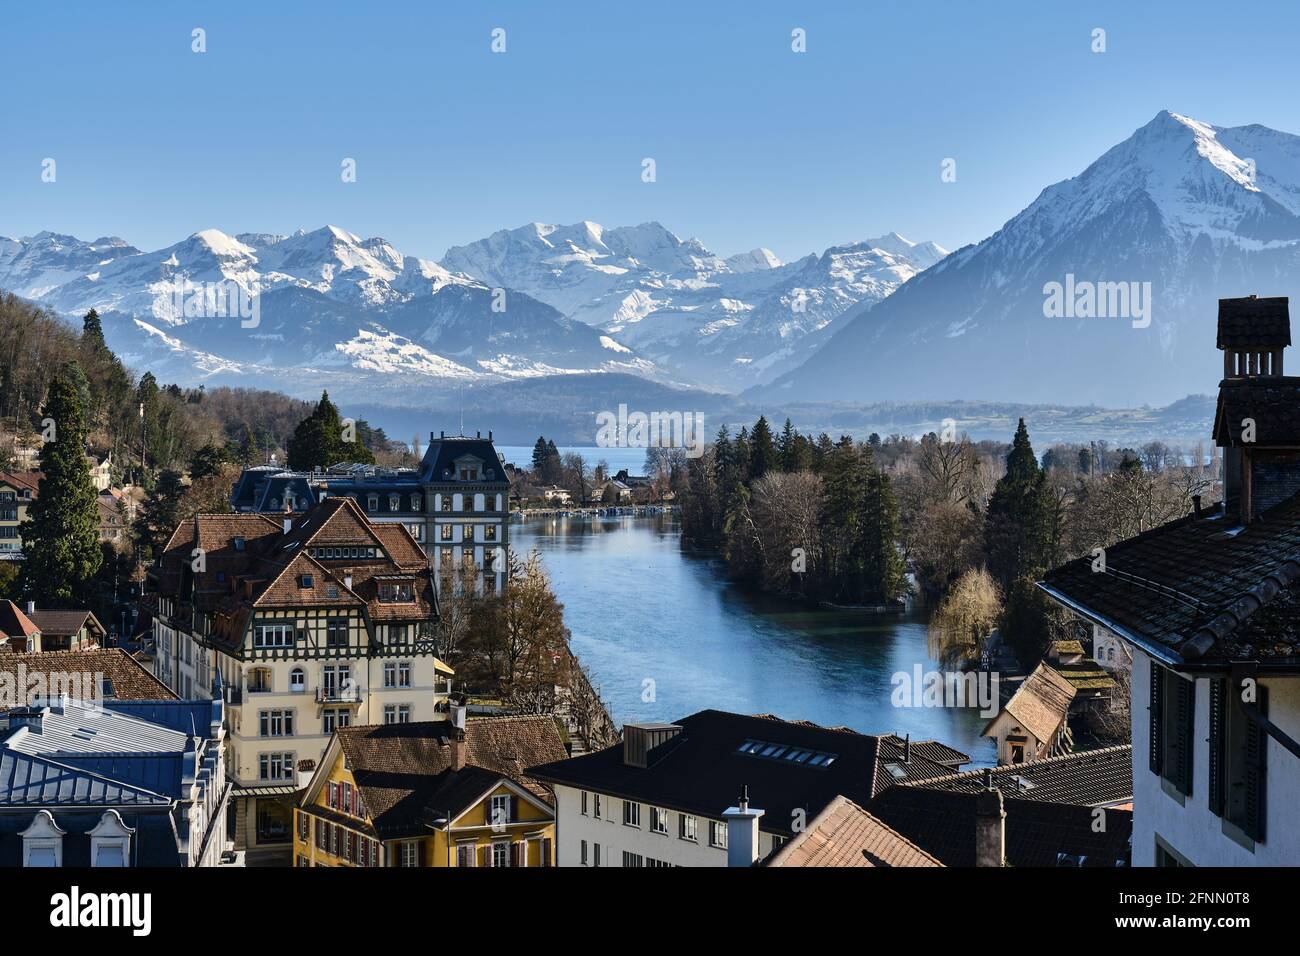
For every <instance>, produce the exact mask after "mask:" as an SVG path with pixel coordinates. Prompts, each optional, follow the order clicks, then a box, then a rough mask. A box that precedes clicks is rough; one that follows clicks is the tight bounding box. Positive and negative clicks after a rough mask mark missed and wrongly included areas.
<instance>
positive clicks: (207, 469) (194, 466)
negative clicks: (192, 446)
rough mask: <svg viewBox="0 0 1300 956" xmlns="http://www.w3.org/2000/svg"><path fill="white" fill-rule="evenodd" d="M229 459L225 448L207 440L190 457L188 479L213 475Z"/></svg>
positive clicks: (198, 478)
mask: <svg viewBox="0 0 1300 956" xmlns="http://www.w3.org/2000/svg"><path fill="white" fill-rule="evenodd" d="M229 461H230V456H229V454H227V452H226V449H225V448H222V447H221V446H220V445H215V444H213V443H212V442H208V443H207V444H205V445H204V446H203V447H202V448H200V449H199V450H198V451H196V452H195V453H194V457H193V458H191V459H190V481H201V480H202V479H204V478H207V477H208V476H209V475H215V474H216V473H217V472H219V471H220V470H221V466H222V465H224V464H226V463H227V462H229Z"/></svg>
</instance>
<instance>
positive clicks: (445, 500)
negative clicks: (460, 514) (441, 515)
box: [439, 495, 451, 511]
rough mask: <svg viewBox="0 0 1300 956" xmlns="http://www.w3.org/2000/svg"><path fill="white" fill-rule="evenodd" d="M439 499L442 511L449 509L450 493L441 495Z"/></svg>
mask: <svg viewBox="0 0 1300 956" xmlns="http://www.w3.org/2000/svg"><path fill="white" fill-rule="evenodd" d="M439 500H440V503H441V504H442V510H443V511H450V510H451V495H443V496H442V497H441V498H440V499H439Z"/></svg>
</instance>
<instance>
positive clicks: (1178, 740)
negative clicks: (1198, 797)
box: [1149, 661, 1196, 797]
mask: <svg viewBox="0 0 1300 956" xmlns="http://www.w3.org/2000/svg"><path fill="white" fill-rule="evenodd" d="M1149 712H1150V721H1149V733H1150V754H1149V757H1150V761H1149V763H1150V767H1151V772H1152V773H1155V774H1158V775H1159V776H1160V779H1161V780H1162V781H1164V785H1165V788H1166V790H1169V789H1172V790H1174V791H1175V792H1176V793H1178V794H1181V795H1182V796H1183V797H1189V796H1191V795H1192V751H1193V738H1192V724H1193V717H1194V715H1195V713H1196V685H1195V684H1194V683H1193V682H1192V681H1189V680H1187V679H1186V678H1184V677H1182V676H1180V675H1179V674H1178V673H1177V672H1175V671H1172V670H1170V669H1169V668H1167V667H1161V666H1160V665H1159V664H1157V663H1155V662H1154V661H1152V662H1151V702H1150V708H1149Z"/></svg>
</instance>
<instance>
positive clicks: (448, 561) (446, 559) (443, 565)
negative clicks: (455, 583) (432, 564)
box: [438, 548, 456, 570]
mask: <svg viewBox="0 0 1300 956" xmlns="http://www.w3.org/2000/svg"><path fill="white" fill-rule="evenodd" d="M438 555H439V557H438V567H439V568H440V569H443V570H451V567H452V565H453V564H454V563H455V560H456V559H455V558H453V557H452V551H451V548H439V549H438Z"/></svg>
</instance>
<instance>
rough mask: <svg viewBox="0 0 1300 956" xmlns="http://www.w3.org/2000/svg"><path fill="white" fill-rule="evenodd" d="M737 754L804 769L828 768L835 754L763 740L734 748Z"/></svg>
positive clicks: (750, 741)
mask: <svg viewBox="0 0 1300 956" xmlns="http://www.w3.org/2000/svg"><path fill="white" fill-rule="evenodd" d="M736 752H737V753H742V754H749V755H750V756H751V757H763V758H765V759H767V760H781V761H784V762H786V763H794V764H801V765H803V766H805V767H829V766H830V765H831V764H832V763H834V761H835V759H836V757H837V756H838V755H837V754H828V753H823V752H821V751H819V750H808V749H806V748H804V747H791V746H789V745H787V744H774V743H770V742H769V741H765V740H746V741H745V742H744V743H743V744H741V745H740V746H739V747H737V748H736Z"/></svg>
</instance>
